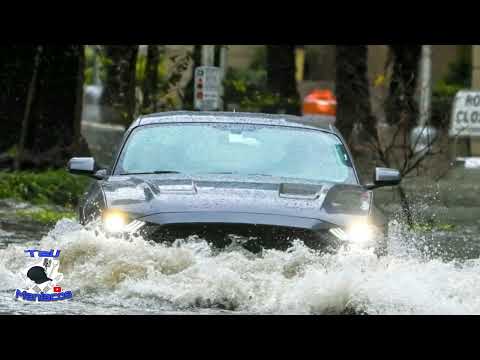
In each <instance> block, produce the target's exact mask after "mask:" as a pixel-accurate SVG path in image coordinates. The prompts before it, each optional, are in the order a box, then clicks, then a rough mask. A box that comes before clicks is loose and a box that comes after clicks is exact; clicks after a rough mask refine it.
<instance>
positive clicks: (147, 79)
mask: <svg viewBox="0 0 480 360" xmlns="http://www.w3.org/2000/svg"><path fill="white" fill-rule="evenodd" d="M160 53H161V48H160V45H148V50H147V64H146V66H145V76H144V80H143V104H142V112H143V113H145V114H146V113H151V112H156V111H157V95H158V66H159V64H160Z"/></svg>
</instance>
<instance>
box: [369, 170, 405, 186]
mask: <svg viewBox="0 0 480 360" xmlns="http://www.w3.org/2000/svg"><path fill="white" fill-rule="evenodd" d="M401 181H402V177H401V175H400V171H398V170H396V169H388V168H376V169H375V174H374V177H373V184H369V185H367V188H368V189H377V188H380V187H384V186H396V185H398V184H400V182H401Z"/></svg>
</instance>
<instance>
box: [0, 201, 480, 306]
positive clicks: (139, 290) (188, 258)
mask: <svg viewBox="0 0 480 360" xmlns="http://www.w3.org/2000/svg"><path fill="white" fill-rule="evenodd" d="M22 206H23V207H25V206H27V205H25V204H18V203H12V202H3V203H2V204H0V215H1V217H0V314H314V315H322V314H370V315H376V314H480V246H479V244H478V235H477V234H478V227H479V226H478V224H463V225H461V226H457V227H456V228H455V229H454V230H445V231H438V230H437V231H434V232H431V231H425V232H411V231H407V230H406V228H405V227H404V226H402V225H401V224H400V223H398V222H397V221H396V220H392V222H391V224H390V225H391V226H390V243H389V247H390V255H389V256H387V257H384V258H380V259H379V258H377V257H376V256H375V255H374V254H373V253H371V252H370V251H368V250H355V251H354V250H351V251H342V252H340V253H338V254H335V255H325V254H319V253H316V252H314V251H312V250H310V249H309V248H307V247H305V246H304V245H303V244H302V243H301V242H296V243H295V244H294V245H293V246H292V248H291V249H289V250H288V251H285V252H281V251H275V250H268V251H265V252H263V253H262V254H252V253H249V252H248V251H246V250H245V249H243V248H240V247H235V246H233V247H231V248H228V249H225V250H223V251H221V252H219V251H216V250H215V249H212V248H211V247H210V246H209V245H208V244H207V242H205V241H204V240H202V239H198V238H195V237H191V238H189V239H185V240H182V241H178V242H177V243H175V244H173V245H166V244H159V243H153V242H149V241H148V239H143V238H137V239H134V240H131V241H126V240H118V239H111V238H106V237H104V236H102V235H96V234H95V233H94V232H92V231H89V230H87V229H85V228H83V227H82V226H80V225H79V224H78V223H77V222H75V221H73V220H67V219H64V220H61V221H59V222H58V223H57V224H56V225H55V226H54V227H53V228H50V229H48V228H44V227H41V226H39V225H38V224H34V223H29V222H28V221H25V220H21V221H20V220H18V219H16V218H15V217H12V216H10V215H9V214H11V213H12V212H14V209H15V208H18V207H20V208H21V207H22ZM27 248H37V249H53V248H54V249H61V257H60V272H62V273H63V274H64V280H63V282H62V286H63V287H64V288H65V289H71V290H72V291H73V299H72V300H69V301H63V302H61V301H60V302H55V303H24V302H20V301H17V300H15V299H14V294H15V289H16V288H21V287H22V286H23V280H22V276H21V271H22V269H24V268H25V266H26V265H27V261H28V258H27V257H26V256H25V254H24V250H25V249H27Z"/></svg>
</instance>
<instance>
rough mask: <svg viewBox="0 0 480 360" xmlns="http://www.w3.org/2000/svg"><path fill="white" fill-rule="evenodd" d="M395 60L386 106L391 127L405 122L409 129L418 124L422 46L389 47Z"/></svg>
mask: <svg viewBox="0 0 480 360" xmlns="http://www.w3.org/2000/svg"><path fill="white" fill-rule="evenodd" d="M389 46H390V50H391V52H392V58H393V74H392V80H391V81H390V89H389V95H388V98H387V102H386V105H385V110H386V117H387V122H388V123H389V124H390V125H395V124H399V123H401V122H405V126H406V128H408V129H412V128H413V127H414V126H415V124H416V123H417V118H418V104H417V102H416V100H415V91H416V88H417V78H418V68H419V61H420V58H421V55H422V46H421V45H389Z"/></svg>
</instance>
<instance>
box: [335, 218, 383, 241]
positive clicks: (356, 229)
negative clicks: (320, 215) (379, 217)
mask: <svg viewBox="0 0 480 360" xmlns="http://www.w3.org/2000/svg"><path fill="white" fill-rule="evenodd" d="M375 230H376V229H375V227H374V226H373V225H371V224H369V223H368V222H366V221H358V222H354V223H351V224H350V225H349V226H347V229H346V231H345V230H344V229H341V228H332V229H330V233H332V234H333V235H335V237H337V238H338V239H340V240H342V241H348V242H351V243H357V244H365V243H370V242H372V241H373V240H375V237H376V231H375Z"/></svg>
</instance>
